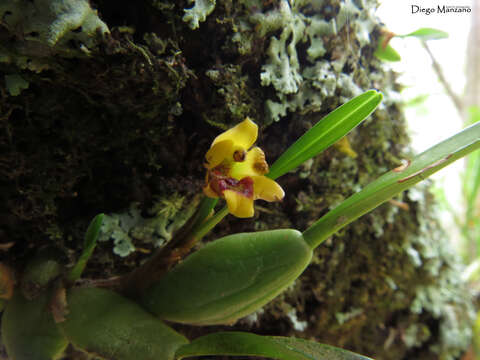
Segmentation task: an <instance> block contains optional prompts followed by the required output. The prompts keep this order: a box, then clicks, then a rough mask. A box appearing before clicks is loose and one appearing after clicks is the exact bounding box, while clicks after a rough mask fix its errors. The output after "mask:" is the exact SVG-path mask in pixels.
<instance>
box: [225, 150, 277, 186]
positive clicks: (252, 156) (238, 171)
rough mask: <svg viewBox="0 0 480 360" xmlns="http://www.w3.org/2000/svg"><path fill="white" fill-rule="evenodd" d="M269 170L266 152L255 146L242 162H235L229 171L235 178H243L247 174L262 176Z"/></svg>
mask: <svg viewBox="0 0 480 360" xmlns="http://www.w3.org/2000/svg"><path fill="white" fill-rule="evenodd" d="M267 172H268V164H267V162H266V161H265V153H264V152H263V150H262V149H260V148H259V147H254V148H253V149H251V150H250V151H249V152H248V153H247V155H246V156H245V160H244V161H242V162H235V163H233V164H232V167H231V169H230V171H229V173H228V175H229V176H231V177H233V178H234V179H237V180H241V179H243V178H244V177H246V176H261V175H264V174H266V173H267Z"/></svg>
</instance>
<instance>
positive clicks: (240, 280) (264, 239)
mask: <svg viewBox="0 0 480 360" xmlns="http://www.w3.org/2000/svg"><path fill="white" fill-rule="evenodd" d="M311 257H312V249H311V248H310V247H309V246H308V245H307V243H306V242H305V241H304V240H303V237H302V235H301V233H300V232H299V231H297V230H292V229H282V230H270V231H259V232H254V233H240V234H234V235H229V236H225V237H223V238H221V239H217V240H215V241H213V242H211V243H209V244H207V245H206V246H205V247H203V248H201V249H200V250H198V251H196V252H194V253H193V254H192V255H190V256H189V257H187V258H186V259H185V260H184V261H183V262H181V263H180V264H178V265H177V266H176V267H174V268H173V269H172V270H171V271H169V272H168V273H167V274H165V275H164V276H163V277H162V278H160V279H159V280H158V281H157V282H155V283H154V284H153V285H152V286H151V287H150V288H148V289H146V290H145V291H144V292H143V294H142V297H141V299H140V300H139V301H140V303H141V305H142V306H143V307H144V308H145V309H147V310H148V311H150V312H151V313H153V314H155V315H157V316H158V317H160V318H161V319H164V320H169V321H174V322H180V323H186V324H194V325H214V324H231V323H233V322H235V321H236V320H237V319H239V318H241V317H244V316H246V315H249V314H251V313H252V312H254V311H255V310H257V309H259V308H260V307H262V306H264V305H265V304H267V303H268V302H270V301H271V300H272V299H273V298H274V297H276V296H277V295H278V294H280V293H281V292H282V291H283V290H284V289H285V288H286V287H288V286H289V285H290V284H291V283H292V282H293V281H295V279H296V278H297V277H298V276H299V275H300V274H301V273H302V272H303V270H304V269H305V268H306V267H307V266H308V264H309V263H310V259H311Z"/></svg>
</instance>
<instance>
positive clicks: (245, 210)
mask: <svg viewBox="0 0 480 360" xmlns="http://www.w3.org/2000/svg"><path fill="white" fill-rule="evenodd" d="M223 195H224V196H225V200H226V201H227V206H228V212H229V213H230V214H232V215H233V216H236V217H239V218H247V217H252V216H253V213H254V210H253V198H249V197H246V196H244V195H242V194H241V193H239V192H237V191H234V190H225V191H224V192H223Z"/></svg>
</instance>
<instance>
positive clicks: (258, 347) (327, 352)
mask: <svg viewBox="0 0 480 360" xmlns="http://www.w3.org/2000/svg"><path fill="white" fill-rule="evenodd" d="M201 355H231V356H263V357H268V358H272V359H280V360H317V359H322V360H369V358H367V357H365V356H362V355H358V354H355V353H352V352H350V351H346V350H343V349H339V348H336V347H333V346H330V345H325V344H319V343H316V342H314V341H308V340H303V339H297V338H288V337H281V336H260V335H255V334H251V333H243V332H219V333H214V334H210V335H206V336H202V337H200V338H197V339H195V340H193V341H192V342H191V343H190V344H187V345H184V346H182V347H180V348H179V349H178V350H177V352H176V359H184V358H186V357H191V356H201Z"/></svg>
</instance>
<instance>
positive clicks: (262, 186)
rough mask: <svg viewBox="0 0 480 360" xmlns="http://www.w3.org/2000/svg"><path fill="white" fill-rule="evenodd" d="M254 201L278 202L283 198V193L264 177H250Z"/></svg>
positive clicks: (273, 182)
mask: <svg viewBox="0 0 480 360" xmlns="http://www.w3.org/2000/svg"><path fill="white" fill-rule="evenodd" d="M252 180H253V191H254V195H253V198H254V200H257V199H262V200H265V201H270V202H271V201H280V200H282V199H283V197H284V196H285V192H284V191H283V189H282V188H281V186H280V185H278V184H277V183H276V182H275V181H273V180H272V179H269V178H267V177H265V176H252Z"/></svg>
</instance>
